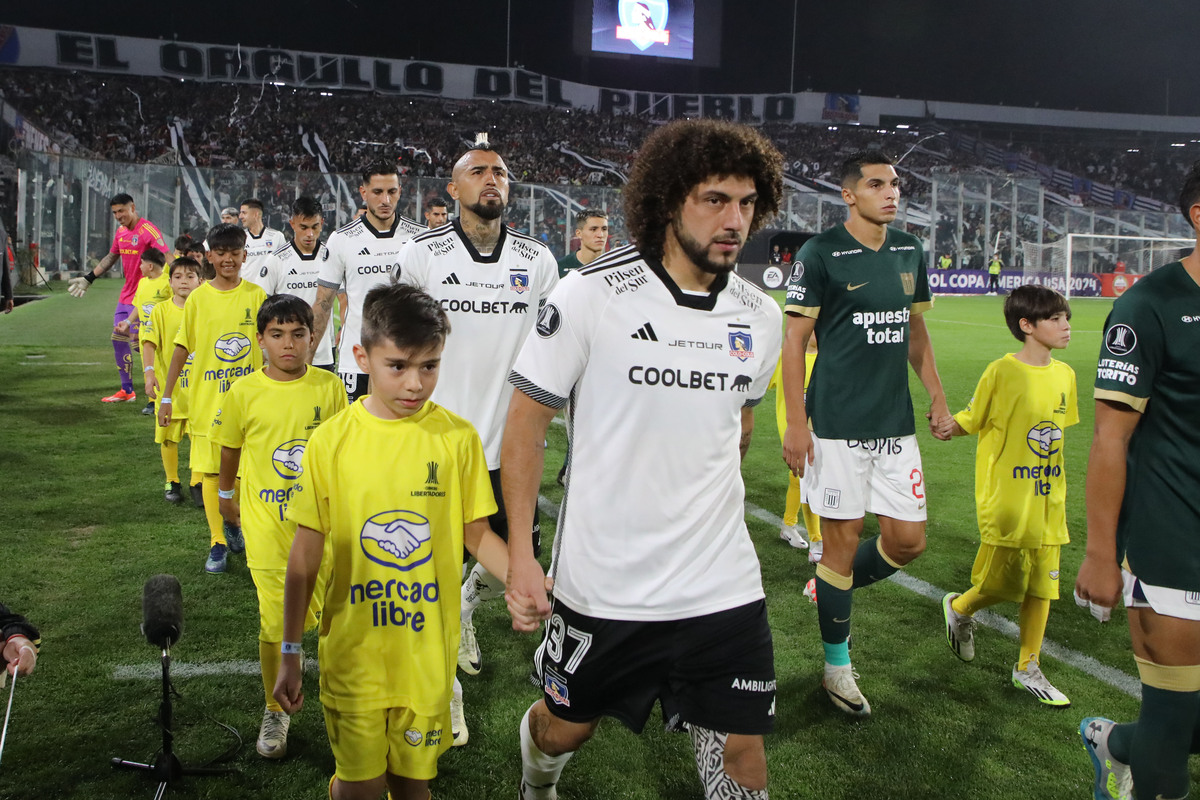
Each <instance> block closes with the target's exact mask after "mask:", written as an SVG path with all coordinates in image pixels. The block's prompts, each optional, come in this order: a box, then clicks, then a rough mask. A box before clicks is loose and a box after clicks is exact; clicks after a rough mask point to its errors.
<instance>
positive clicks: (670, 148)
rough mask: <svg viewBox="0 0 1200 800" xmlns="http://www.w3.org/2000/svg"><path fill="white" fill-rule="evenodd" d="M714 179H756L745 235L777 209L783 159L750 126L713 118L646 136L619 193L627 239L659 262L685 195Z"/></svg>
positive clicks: (682, 122) (681, 123)
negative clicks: (751, 212)
mask: <svg viewBox="0 0 1200 800" xmlns="http://www.w3.org/2000/svg"><path fill="white" fill-rule="evenodd" d="M713 176H723V177H728V176H738V177H742V176H745V177H747V178H750V179H751V180H753V181H754V188H755V190H756V191H757V192H758V202H757V203H755V205H754V218H753V219H752V220H751V223H750V230H749V233H751V234H753V233H755V232H757V231H758V230H759V229H760V228H762V226H763V225H764V224H766V222H767V220H768V219H770V218H771V217H772V216H774V215H775V213H776V212H777V211H778V210H779V202H780V199H781V198H782V197H783V156H782V155H780V154H779V150H777V149H776V148H775V145H773V144H771V142H770V141H769V140H768V139H767V138H766V137H765V136H763V135H762V134H761V133H759V132H758V131H756V130H754V129H753V128H749V127H747V126H745V125H739V124H737V123H733V122H727V121H724V120H714V119H687V120H679V121H676V122H671V123H668V124H666V125H664V126H662V127H661V128H659V129H658V130H656V131H654V132H653V133H651V134H650V135H649V136H648V137H646V141H645V142H643V143H642V149H641V150H640V151H639V152H638V155H637V160H636V161H634V164H633V170H632V172H631V174H630V177H629V183H628V184H626V186H625V189H624V191H623V192H622V194H623V195H624V202H625V217H626V224H627V226H628V228H629V233H630V237H631V238H632V239H633V241H635V242H637V246H638V249H639V250H641V252H642V254H643V255H646V256H649V257H651V258H662V254H663V243H664V242H665V241H666V235H667V226H668V225H669V224H670V223H671V221H672V220H673V219H675V217H676V216H677V215H678V214H679V210H680V208H681V207H682V206H683V202H684V200H685V199H686V198H687V196H688V193H689V192H691V191H692V189H694V188H695V187H696V186H698V185H699V184H701V183H703V182H704V181H705V180H707V179H708V178H710V177H713Z"/></svg>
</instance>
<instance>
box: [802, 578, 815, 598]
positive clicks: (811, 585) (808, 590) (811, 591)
mask: <svg viewBox="0 0 1200 800" xmlns="http://www.w3.org/2000/svg"><path fill="white" fill-rule="evenodd" d="M804 596H805V597H807V598H808V602H810V603H815V602H817V579H816V578H809V579H808V583H806V584H804Z"/></svg>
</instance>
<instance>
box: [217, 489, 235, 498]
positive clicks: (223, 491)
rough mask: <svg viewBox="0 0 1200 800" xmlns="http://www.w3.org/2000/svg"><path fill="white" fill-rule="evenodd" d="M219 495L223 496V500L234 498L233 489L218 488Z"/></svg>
mask: <svg viewBox="0 0 1200 800" xmlns="http://www.w3.org/2000/svg"><path fill="white" fill-rule="evenodd" d="M217 497H219V498H221V499H222V500H232V499H233V489H217Z"/></svg>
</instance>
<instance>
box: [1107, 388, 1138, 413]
mask: <svg viewBox="0 0 1200 800" xmlns="http://www.w3.org/2000/svg"><path fill="white" fill-rule="evenodd" d="M1095 397H1096V399H1097V400H1111V401H1112V402H1114V403H1124V404H1125V405H1127V406H1129V407H1130V408H1132V409H1133V410H1134V411H1137V412H1139V413H1142V414H1145V413H1146V404H1147V403H1149V402H1150V398H1149V397H1134V396H1133V395H1131V394H1126V393H1125V392H1118V391H1116V390H1115V389H1097V390H1096V394H1095Z"/></svg>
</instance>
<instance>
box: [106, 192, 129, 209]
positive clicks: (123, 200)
mask: <svg viewBox="0 0 1200 800" xmlns="http://www.w3.org/2000/svg"><path fill="white" fill-rule="evenodd" d="M132 202H133V195H129V194H125V192H121V193H120V194H114V195H113V199H112V200H109V201H108V205H109V206H110V207H112V206H124V205H129V204H130V203H132Z"/></svg>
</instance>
